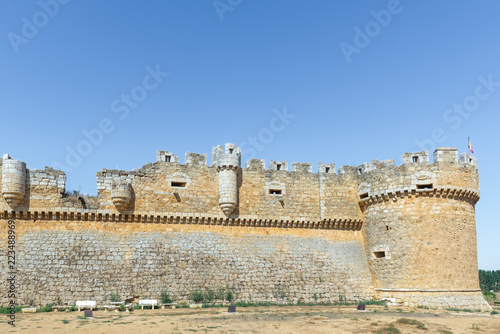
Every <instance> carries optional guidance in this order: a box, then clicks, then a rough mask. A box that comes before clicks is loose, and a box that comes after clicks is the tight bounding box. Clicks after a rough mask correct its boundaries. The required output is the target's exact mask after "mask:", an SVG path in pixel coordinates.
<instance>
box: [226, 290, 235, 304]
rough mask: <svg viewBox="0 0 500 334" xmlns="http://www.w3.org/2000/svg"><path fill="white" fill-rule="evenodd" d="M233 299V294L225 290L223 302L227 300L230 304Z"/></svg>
mask: <svg viewBox="0 0 500 334" xmlns="http://www.w3.org/2000/svg"><path fill="white" fill-rule="evenodd" d="M233 299H234V295H233V292H232V291H231V290H229V289H228V290H227V291H226V298H225V300H227V301H228V302H232V301H233Z"/></svg>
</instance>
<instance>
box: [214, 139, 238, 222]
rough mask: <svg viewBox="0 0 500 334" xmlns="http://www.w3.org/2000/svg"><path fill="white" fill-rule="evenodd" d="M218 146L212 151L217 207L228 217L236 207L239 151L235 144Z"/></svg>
mask: <svg viewBox="0 0 500 334" xmlns="http://www.w3.org/2000/svg"><path fill="white" fill-rule="evenodd" d="M225 146H226V147H225V151H224V150H223V148H222V146H221V145H219V146H217V147H214V148H213V149H212V161H213V163H214V165H216V167H217V171H218V172H219V206H220V207H221V209H222V211H223V212H224V214H225V215H226V216H229V215H230V214H231V213H232V212H233V211H234V209H235V208H236V206H237V205H238V172H239V169H240V164H241V150H240V149H239V148H238V147H237V146H236V145H235V144H226V145H225Z"/></svg>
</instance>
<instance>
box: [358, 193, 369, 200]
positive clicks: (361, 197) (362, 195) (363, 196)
mask: <svg viewBox="0 0 500 334" xmlns="http://www.w3.org/2000/svg"><path fill="white" fill-rule="evenodd" d="M364 198H368V193H364V194H361V195H359V199H364Z"/></svg>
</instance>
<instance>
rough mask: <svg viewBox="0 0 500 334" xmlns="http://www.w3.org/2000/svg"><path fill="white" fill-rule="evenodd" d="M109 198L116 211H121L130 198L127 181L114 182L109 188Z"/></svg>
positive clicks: (130, 193)
mask: <svg viewBox="0 0 500 334" xmlns="http://www.w3.org/2000/svg"><path fill="white" fill-rule="evenodd" d="M111 198H112V199H113V204H114V205H115V207H116V209H118V211H123V210H124V209H125V208H126V207H127V205H128V203H129V202H130V199H131V198H132V189H131V187H130V184H128V183H119V184H114V185H113V188H112V189H111Z"/></svg>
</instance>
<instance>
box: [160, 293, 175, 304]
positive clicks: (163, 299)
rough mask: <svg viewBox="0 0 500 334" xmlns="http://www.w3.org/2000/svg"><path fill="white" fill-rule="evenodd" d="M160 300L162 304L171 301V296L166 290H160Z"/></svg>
mask: <svg viewBox="0 0 500 334" xmlns="http://www.w3.org/2000/svg"><path fill="white" fill-rule="evenodd" d="M160 301H161V303H162V304H170V303H173V302H174V300H173V298H172V297H171V296H170V295H169V293H168V291H167V290H162V292H161V294H160Z"/></svg>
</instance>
